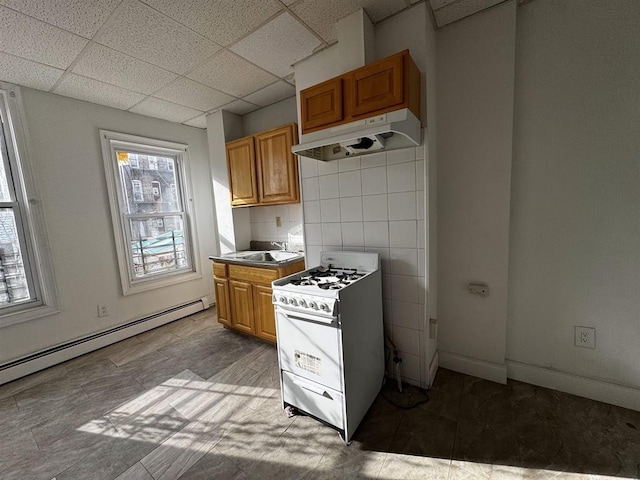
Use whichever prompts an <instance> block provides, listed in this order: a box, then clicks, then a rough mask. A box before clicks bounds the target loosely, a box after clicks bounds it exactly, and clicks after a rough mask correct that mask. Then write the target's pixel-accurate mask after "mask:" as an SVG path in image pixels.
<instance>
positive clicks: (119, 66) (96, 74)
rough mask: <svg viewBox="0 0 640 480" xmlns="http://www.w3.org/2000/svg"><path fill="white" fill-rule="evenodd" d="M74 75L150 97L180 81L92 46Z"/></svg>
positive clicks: (135, 59)
mask: <svg viewBox="0 0 640 480" xmlns="http://www.w3.org/2000/svg"><path fill="white" fill-rule="evenodd" d="M72 71H73V72H74V73H77V74H79V75H83V76H85V77H90V78H94V79H96V80H101V81H103V82H107V83H110V84H112V85H117V86H119V87H122V88H126V89H128V90H133V91H135V92H140V93H145V94H147V95H150V94H152V93H153V92H155V91H156V90H158V89H159V88H161V87H163V86H164V85H166V84H168V83H169V82H172V81H173V80H175V79H176V78H177V77H178V76H177V75H176V74H175V73H171V72H169V71H167V70H163V69H162V68H160V67H156V66H154V65H151V64H150V63H145V62H143V61H142V60H138V59H137V58H133V57H130V56H129V55H126V54H124V53H120V52H118V51H116V50H112V49H110V48H107V47H104V46H102V45H98V44H97V43H92V44H91V45H89V47H88V48H87V49H86V50H85V51H84V52H83V54H82V57H81V58H80V60H78V62H77V63H76V64H75V65H74V66H73V69H72Z"/></svg>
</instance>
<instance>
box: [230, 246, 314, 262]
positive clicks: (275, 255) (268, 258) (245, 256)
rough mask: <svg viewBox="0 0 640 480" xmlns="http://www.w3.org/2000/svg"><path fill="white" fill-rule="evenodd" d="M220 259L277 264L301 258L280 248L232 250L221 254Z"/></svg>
mask: <svg viewBox="0 0 640 480" xmlns="http://www.w3.org/2000/svg"><path fill="white" fill-rule="evenodd" d="M220 258H221V259H228V260H234V261H236V262H241V263H248V264H251V263H256V264H258V263H259V264H267V265H278V264H280V263H285V262H288V261H290V260H295V259H298V258H302V255H301V254H300V253H295V252H285V251H282V250H264V251H258V252H255V251H246V252H234V253H228V254H225V255H222V256H221V257H220Z"/></svg>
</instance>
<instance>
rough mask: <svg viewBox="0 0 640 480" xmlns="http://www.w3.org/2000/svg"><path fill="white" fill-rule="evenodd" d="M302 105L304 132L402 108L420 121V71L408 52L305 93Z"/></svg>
mask: <svg viewBox="0 0 640 480" xmlns="http://www.w3.org/2000/svg"><path fill="white" fill-rule="evenodd" d="M339 99H341V105H340V104H339V103H338V100H339ZM300 105H301V109H300V110H301V111H300V113H301V117H302V133H311V132H314V131H317V130H322V129H323V128H327V127H333V126H336V125H341V124H344V123H349V122H353V121H356V120H360V119H362V118H365V117H373V116H375V115H380V114H383V113H387V112H391V111H394V110H398V109H401V108H408V109H410V110H411V111H412V112H413V114H414V115H415V116H416V117H417V118H418V119H419V118H420V71H419V70H418V67H416V64H415V63H414V61H413V59H412V58H411V56H410V55H409V50H404V51H402V52H399V53H396V54H395V55H391V56H389V57H386V58H383V59H381V60H378V61H377V62H374V63H371V64H369V65H365V66H364V67H362V68H358V69H356V70H353V71H351V72H348V73H345V74H343V75H340V76H339V77H336V78H332V79H331V80H327V81H325V82H322V83H320V84H318V85H314V86H312V87H309V88H307V89H305V90H302V91H301V92H300Z"/></svg>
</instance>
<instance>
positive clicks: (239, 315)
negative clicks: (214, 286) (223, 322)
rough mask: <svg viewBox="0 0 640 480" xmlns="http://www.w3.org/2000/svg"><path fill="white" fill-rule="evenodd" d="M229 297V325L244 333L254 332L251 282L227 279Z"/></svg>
mask: <svg viewBox="0 0 640 480" xmlns="http://www.w3.org/2000/svg"><path fill="white" fill-rule="evenodd" d="M229 293H230V295H229V297H230V299H231V325H232V326H233V328H235V329H237V330H240V331H241V332H245V333H254V331H255V329H254V327H253V325H254V323H253V295H252V294H251V284H250V283H247V282H240V281H238V280H229Z"/></svg>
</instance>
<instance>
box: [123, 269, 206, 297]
mask: <svg viewBox="0 0 640 480" xmlns="http://www.w3.org/2000/svg"><path fill="white" fill-rule="evenodd" d="M201 278H202V274H201V273H200V272H199V271H195V272H188V273H176V274H174V275H167V276H163V277H162V278H158V279H155V280H138V281H137V282H135V283H134V282H127V283H126V284H125V283H124V282H123V285H122V293H123V295H125V296H127V295H135V294H136V293H142V292H148V291H149V290H155V289H156V288H162V287H170V286H172V285H177V284H179V283H184V282H190V281H192V280H199V279H201Z"/></svg>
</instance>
